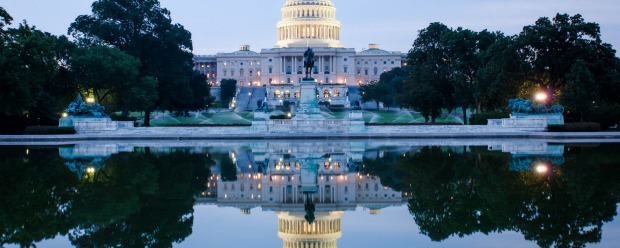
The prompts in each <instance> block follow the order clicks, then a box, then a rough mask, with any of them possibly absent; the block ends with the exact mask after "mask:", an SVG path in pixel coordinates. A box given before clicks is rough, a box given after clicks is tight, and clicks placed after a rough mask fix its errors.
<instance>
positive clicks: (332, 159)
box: [0, 141, 620, 247]
mask: <svg viewBox="0 0 620 248" xmlns="http://www.w3.org/2000/svg"><path fill="white" fill-rule="evenodd" d="M442 142H443V141H442ZM439 143H440V142H439ZM449 143H450V146H449V147H442V146H435V145H438V144H435V143H432V142H430V143H429V142H426V141H424V142H423V141H410V142H409V141H399V142H389V141H376V142H369V141H356V142H353V141H352V142H312V141H304V142H285V141H280V142H256V143H239V144H229V143H221V144H220V143H212V144H195V145H193V146H194V147H193V148H182V147H183V146H186V144H183V143H179V144H165V145H162V146H160V147H158V146H155V147H154V146H153V144H149V145H145V144H97V143H94V144H78V145H75V146H71V147H62V148H60V152H58V150H53V149H49V148H47V149H46V148H36V147H34V148H33V147H29V148H28V149H26V148H23V147H4V148H0V184H1V185H0V186H1V187H0V193H1V194H0V195H2V199H1V202H0V228H1V230H0V232H1V236H0V245H4V244H18V245H21V246H29V245H31V244H33V243H37V242H40V241H42V240H46V239H51V238H54V237H56V236H58V235H66V236H68V238H69V240H70V241H71V243H72V245H74V246H76V247H110V246H121V247H145V246H146V247H170V246H172V245H173V244H177V243H181V242H183V240H185V239H186V238H187V237H188V236H189V235H191V234H192V227H193V206H194V205H195V204H215V205H218V206H225V207H235V208H238V209H240V211H241V213H242V214H251V212H252V209H254V208H258V207H260V208H261V209H262V210H263V211H272V212H275V213H276V215H277V225H278V233H277V236H278V237H279V238H280V239H282V243H283V247H336V246H337V241H338V239H339V238H341V237H342V235H343V233H342V228H341V224H342V222H341V220H342V219H341V218H342V216H343V215H344V214H345V212H346V211H354V210H355V209H356V207H358V206H361V207H364V208H367V209H370V213H371V214H379V213H380V212H381V211H380V210H381V209H382V208H385V207H389V206H399V205H402V204H407V205H408V208H409V211H410V213H411V215H412V216H413V220H414V221H415V223H416V224H417V225H418V226H419V228H420V232H421V233H423V234H424V235H427V236H428V237H429V238H430V239H432V240H434V241H442V240H445V239H447V238H449V237H452V236H454V235H457V236H461V237H463V236H467V235H471V234H474V233H485V234H488V233H495V232H503V231H517V232H520V233H521V234H522V235H524V237H525V239H527V240H531V241H535V242H536V243H537V244H538V245H539V246H542V247H551V246H559V247H564V246H575V247H582V246H585V245H587V244H589V243H597V242H600V240H601V235H602V232H603V224H604V223H606V222H609V221H612V220H613V217H614V216H615V214H616V209H617V203H618V202H619V201H620V173H619V172H620V167H618V166H617V164H619V161H620V159H619V157H618V154H616V153H617V151H618V150H619V149H618V148H619V146H618V145H601V146H587V145H585V146H584V145H560V144H548V143H545V142H533V141H518V142H487V141H484V142H479V143H475V142H469V143H467V142H462V143H459V142H458V141H456V142H449ZM146 146H151V147H150V148H143V147H146ZM59 155H60V156H59ZM275 221H276V220H275V219H274V222H275ZM274 235H275V234H274ZM349 235H352V234H349Z"/></svg>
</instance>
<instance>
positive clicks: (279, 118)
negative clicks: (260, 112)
mask: <svg viewBox="0 0 620 248" xmlns="http://www.w3.org/2000/svg"><path fill="white" fill-rule="evenodd" d="M291 118H292V116H291ZM291 118H289V117H288V116H287V115H272V116H269V119H271V120H287V119H291Z"/></svg>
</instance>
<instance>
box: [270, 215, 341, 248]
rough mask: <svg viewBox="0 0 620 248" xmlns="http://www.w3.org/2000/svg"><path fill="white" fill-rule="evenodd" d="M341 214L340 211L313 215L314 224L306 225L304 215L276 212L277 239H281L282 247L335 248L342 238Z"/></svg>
mask: <svg viewBox="0 0 620 248" xmlns="http://www.w3.org/2000/svg"><path fill="white" fill-rule="evenodd" d="M343 214H344V212H341V211H334V212H329V213H315V217H316V219H315V221H314V223H312V224H308V222H306V220H305V218H304V216H305V213H290V212H278V237H280V238H281V239H282V243H283V245H282V247H284V248H298V247H313V248H314V247H316V248H335V247H337V246H338V245H337V241H338V239H339V238H340V237H342V228H341V224H342V222H341V218H342V215H343Z"/></svg>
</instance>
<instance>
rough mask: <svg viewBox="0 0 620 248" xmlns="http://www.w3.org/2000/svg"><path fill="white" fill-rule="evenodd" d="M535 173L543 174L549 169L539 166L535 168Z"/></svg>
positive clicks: (542, 165) (545, 166)
mask: <svg viewBox="0 0 620 248" xmlns="http://www.w3.org/2000/svg"><path fill="white" fill-rule="evenodd" d="M535 169H536V172H538V173H539V174H545V173H547V172H548V171H549V167H547V165H544V164H539V165H537V166H536V168H535Z"/></svg>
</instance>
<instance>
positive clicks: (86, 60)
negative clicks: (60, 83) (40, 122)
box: [69, 45, 140, 107]
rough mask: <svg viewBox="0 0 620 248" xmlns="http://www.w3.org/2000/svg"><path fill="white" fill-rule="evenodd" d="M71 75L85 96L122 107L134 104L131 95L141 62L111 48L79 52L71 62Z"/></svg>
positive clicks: (84, 48)
mask: <svg viewBox="0 0 620 248" xmlns="http://www.w3.org/2000/svg"><path fill="white" fill-rule="evenodd" d="M69 63H70V65H71V71H72V73H73V75H74V79H75V81H76V83H77V86H78V89H79V91H80V92H82V93H86V94H92V95H93V96H94V97H95V100H96V101H97V102H98V103H101V104H104V105H107V106H114V107H118V105H119V102H120V101H127V102H130V101H131V100H130V99H122V98H121V95H122V96H123V97H132V96H131V95H129V94H122V93H123V92H128V91H130V89H131V88H132V86H133V84H136V83H135V82H136V81H137V79H136V78H137V76H138V66H139V64H140V62H139V61H138V60H137V59H135V58H133V57H131V56H129V55H127V54H125V53H124V52H122V51H120V50H118V49H116V48H111V47H107V46H101V45H94V46H90V47H82V48H78V49H77V50H76V51H75V53H74V54H73V56H72V57H71V59H70V60H69Z"/></svg>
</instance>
